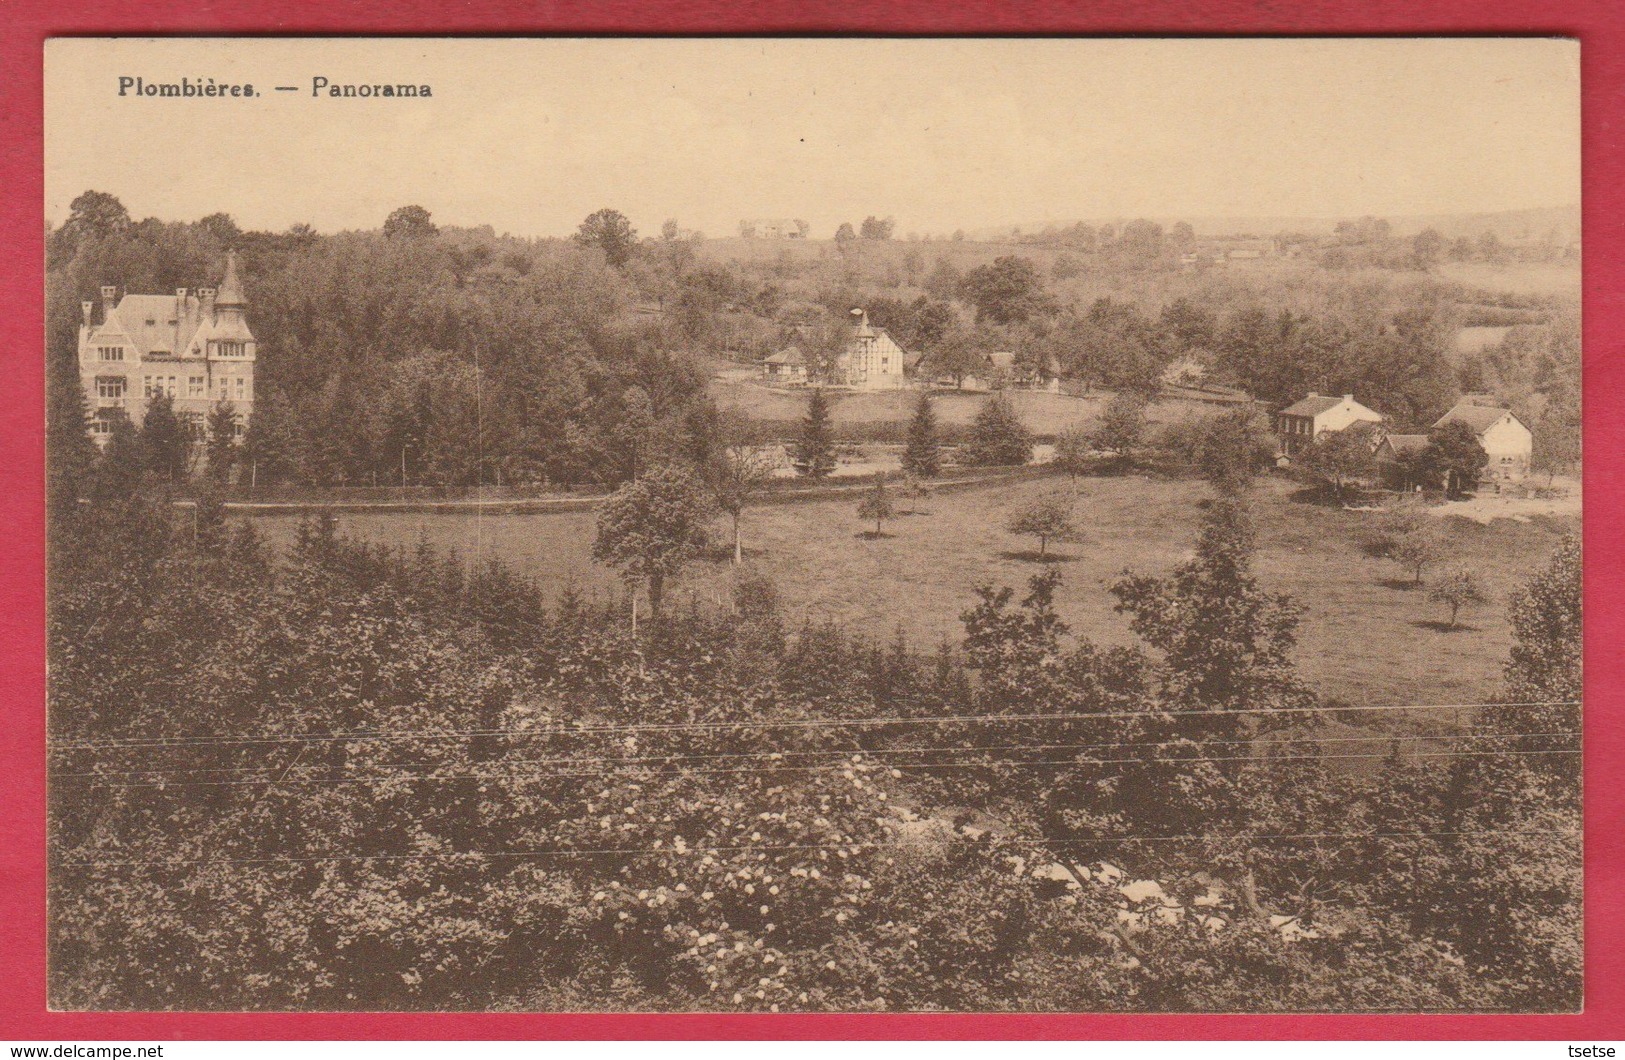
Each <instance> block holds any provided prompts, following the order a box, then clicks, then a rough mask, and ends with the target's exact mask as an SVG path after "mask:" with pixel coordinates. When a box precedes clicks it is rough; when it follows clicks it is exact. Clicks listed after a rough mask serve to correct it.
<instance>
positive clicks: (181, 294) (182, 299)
mask: <svg viewBox="0 0 1625 1060" xmlns="http://www.w3.org/2000/svg"><path fill="white" fill-rule="evenodd" d="M175 301H176V302H177V303H178V304H177V305H176V306H175V308H176V309H178V310H184V309H185V308H186V288H184V287H177V288H175Z"/></svg>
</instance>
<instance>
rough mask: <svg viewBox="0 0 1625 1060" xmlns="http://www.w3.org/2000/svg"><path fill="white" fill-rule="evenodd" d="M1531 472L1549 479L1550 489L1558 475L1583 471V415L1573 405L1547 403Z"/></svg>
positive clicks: (1530, 458)
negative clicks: (1581, 448)
mask: <svg viewBox="0 0 1625 1060" xmlns="http://www.w3.org/2000/svg"><path fill="white" fill-rule="evenodd" d="M1534 433H1535V439H1534V445H1533V449H1532V451H1531V453H1530V454H1529V470H1531V471H1533V472H1535V473H1536V474H1540V475H1545V476H1546V485H1547V487H1548V488H1550V486H1551V485H1552V482H1553V481H1554V480H1555V479H1556V478H1557V476H1558V475H1569V474H1574V473H1575V472H1576V471H1578V470H1579V467H1580V415H1579V410H1578V409H1577V408H1575V407H1574V406H1573V405H1572V404H1567V403H1559V402H1557V401H1555V400H1548V402H1547V405H1546V411H1545V413H1544V414H1543V415H1542V416H1541V418H1540V422H1539V423H1538V424H1537V425H1536V427H1535V432H1534Z"/></svg>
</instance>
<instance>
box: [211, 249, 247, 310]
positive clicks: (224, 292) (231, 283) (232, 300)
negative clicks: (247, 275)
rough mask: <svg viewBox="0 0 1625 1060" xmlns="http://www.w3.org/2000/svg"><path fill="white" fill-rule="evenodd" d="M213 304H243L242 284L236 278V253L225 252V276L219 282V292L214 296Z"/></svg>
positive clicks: (232, 251)
mask: <svg viewBox="0 0 1625 1060" xmlns="http://www.w3.org/2000/svg"><path fill="white" fill-rule="evenodd" d="M214 304H215V305H217V306H226V305H235V306H240V305H242V304H243V284H242V281H241V280H239V279H238V278H237V252H236V251H235V250H228V251H226V275H225V278H224V279H222V280H221V281H220V292H219V294H217V295H215V299H214Z"/></svg>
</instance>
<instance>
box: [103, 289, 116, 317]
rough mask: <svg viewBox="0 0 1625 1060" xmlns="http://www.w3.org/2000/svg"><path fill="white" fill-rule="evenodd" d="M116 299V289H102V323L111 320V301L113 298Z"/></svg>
mask: <svg viewBox="0 0 1625 1060" xmlns="http://www.w3.org/2000/svg"><path fill="white" fill-rule="evenodd" d="M117 297H118V288H117V287H113V286H104V287H103V288H102V321H103V323H105V322H107V321H109V320H112V319H113V300H114V299H115V298H117Z"/></svg>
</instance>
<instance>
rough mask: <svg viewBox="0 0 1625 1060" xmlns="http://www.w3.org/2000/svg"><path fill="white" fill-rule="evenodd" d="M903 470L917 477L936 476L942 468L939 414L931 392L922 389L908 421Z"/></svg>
mask: <svg viewBox="0 0 1625 1060" xmlns="http://www.w3.org/2000/svg"><path fill="white" fill-rule="evenodd" d="M903 470H904V471H905V472H907V473H908V474H910V475H913V476H914V477H916V478H936V477H937V473H938V472H939V471H941V470H942V447H941V445H940V444H939V443H938V441H937V414H936V410H935V409H933V408H932V407H931V394H930V393H929V392H927V391H922V392H921V394H920V398H919V400H918V401H917V402H916V403H915V405H914V418H913V419H911V420H909V421H908V444H907V445H906V446H905V447H904V449H903Z"/></svg>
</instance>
